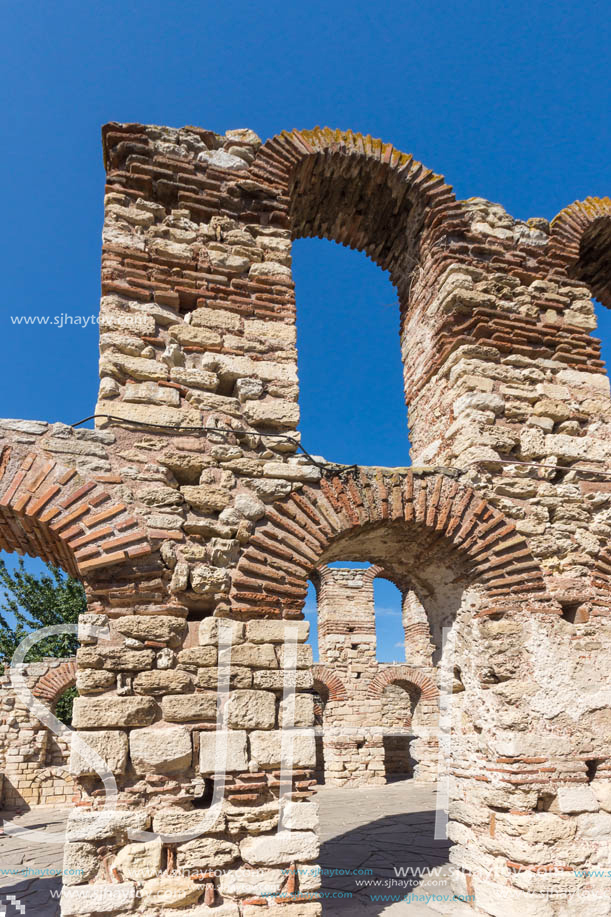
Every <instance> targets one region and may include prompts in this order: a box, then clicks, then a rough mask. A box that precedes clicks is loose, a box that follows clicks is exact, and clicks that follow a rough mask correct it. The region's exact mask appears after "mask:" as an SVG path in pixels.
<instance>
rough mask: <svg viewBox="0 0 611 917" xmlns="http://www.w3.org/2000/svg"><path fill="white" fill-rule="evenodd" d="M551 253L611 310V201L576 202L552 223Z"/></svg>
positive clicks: (596, 199)
mask: <svg viewBox="0 0 611 917" xmlns="http://www.w3.org/2000/svg"><path fill="white" fill-rule="evenodd" d="M551 245H552V251H553V252H554V254H555V255H556V257H557V258H558V260H560V261H562V263H563V266H564V267H565V268H566V270H567V273H568V274H569V276H571V277H575V278H577V279H578V280H582V281H583V282H584V283H587V284H588V286H589V287H590V289H591V291H592V295H593V296H595V297H596V299H598V300H600V302H601V303H602V304H603V305H604V306H607V307H608V308H611V198H608V197H605V198H599V197H588V198H586V199H585V201H575V203H573V204H571V205H570V206H569V207H566V208H565V209H564V210H562V211H561V212H560V213H559V214H558V215H557V216H556V217H555V218H554V220H553V221H552V236H551Z"/></svg>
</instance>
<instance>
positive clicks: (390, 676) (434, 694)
mask: <svg viewBox="0 0 611 917" xmlns="http://www.w3.org/2000/svg"><path fill="white" fill-rule="evenodd" d="M400 681H407V682H409V684H411V685H415V686H416V687H417V688H419V689H420V694H421V697H422V698H423V699H424V700H431V701H436V700H437V699H438V698H439V689H438V688H437V685H436V684H435V682H434V681H433V679H432V678H429V676H428V675H424V674H423V673H422V672H420V671H418V669H412V668H411V667H410V666H408V665H396V666H389V667H388V668H385V669H382V670H381V671H380V672H378V674H377V675H375V676H374V677H373V678H372V679H371V681H370V682H369V684H368V685H367V696H368V697H381V696H382V694H383V693H384V688H386V687H388V685H394V684H397V683H398V682H400Z"/></svg>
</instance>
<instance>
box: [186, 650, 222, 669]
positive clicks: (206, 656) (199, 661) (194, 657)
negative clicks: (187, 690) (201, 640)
mask: <svg viewBox="0 0 611 917" xmlns="http://www.w3.org/2000/svg"><path fill="white" fill-rule="evenodd" d="M216 656H217V650H216V646H190V647H189V648H188V649H186V650H181V651H180V653H179V654H178V664H179V665H192V666H209V665H216Z"/></svg>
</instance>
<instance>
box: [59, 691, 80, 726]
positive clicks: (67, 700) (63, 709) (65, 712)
mask: <svg viewBox="0 0 611 917" xmlns="http://www.w3.org/2000/svg"><path fill="white" fill-rule="evenodd" d="M75 697H78V691H77V690H76V687H74V686H73V687H72V688H66V690H65V691H64V693H63V694H60V696H59V697H58V699H57V703H56V704H55V716H56V717H57V719H58V720H60V721H61V722H62V723H65V724H66V726H71V725H72V705H73V703H74V698H75Z"/></svg>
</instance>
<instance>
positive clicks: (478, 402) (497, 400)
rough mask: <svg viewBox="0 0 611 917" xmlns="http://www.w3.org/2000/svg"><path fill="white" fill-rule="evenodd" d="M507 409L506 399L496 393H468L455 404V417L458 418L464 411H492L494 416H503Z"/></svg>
mask: <svg viewBox="0 0 611 917" xmlns="http://www.w3.org/2000/svg"><path fill="white" fill-rule="evenodd" d="M504 409H505V399H504V398H501V396H500V395H497V394H495V393H494V392H467V393H466V394H465V395H461V396H460V398H457V399H456V401H455V402H454V406H453V411H454V416H455V417H458V415H459V414H461V413H462V412H463V411H466V410H476V411H492V413H493V414H502V413H503V411H504Z"/></svg>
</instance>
